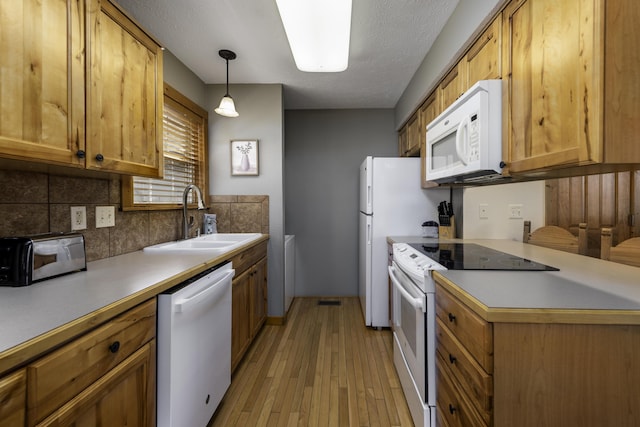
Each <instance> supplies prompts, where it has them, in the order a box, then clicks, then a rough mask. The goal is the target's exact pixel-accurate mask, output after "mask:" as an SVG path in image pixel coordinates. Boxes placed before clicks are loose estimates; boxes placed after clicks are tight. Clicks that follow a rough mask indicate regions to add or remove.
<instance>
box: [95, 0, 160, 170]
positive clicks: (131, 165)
mask: <svg viewBox="0 0 640 427" xmlns="http://www.w3.org/2000/svg"><path fill="white" fill-rule="evenodd" d="M89 4H90V7H89V11H88V12H89V13H88V15H89V22H90V24H89V28H88V31H87V47H88V49H87V50H88V56H87V57H88V58H89V59H88V61H89V63H88V64H87V139H88V141H89V142H88V143H87V168H89V169H100V170H109V171H113V172H119V173H126V174H132V175H140V176H152V177H153V176H160V175H161V174H162V105H163V103H162V100H163V88H162V51H161V48H160V46H159V45H158V44H157V43H156V42H155V41H154V40H153V39H152V38H151V37H149V36H148V35H147V34H145V33H144V31H142V30H141V29H140V28H139V27H138V26H137V25H136V24H135V23H134V22H133V21H132V20H131V19H129V18H128V17H127V16H126V15H125V14H124V13H123V12H122V11H121V10H120V9H119V8H118V7H116V6H114V5H113V4H112V3H110V2H109V1H107V0H90V1H89Z"/></svg>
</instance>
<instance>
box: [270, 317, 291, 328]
mask: <svg viewBox="0 0 640 427" xmlns="http://www.w3.org/2000/svg"><path fill="white" fill-rule="evenodd" d="M285 323H287V316H267V325H276V326H282V325H284V324H285Z"/></svg>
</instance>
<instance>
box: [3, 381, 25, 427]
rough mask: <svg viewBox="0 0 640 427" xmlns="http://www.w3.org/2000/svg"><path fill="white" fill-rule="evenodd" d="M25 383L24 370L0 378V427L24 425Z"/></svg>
mask: <svg viewBox="0 0 640 427" xmlns="http://www.w3.org/2000/svg"><path fill="white" fill-rule="evenodd" d="M26 396H27V381H26V375H25V372H24V370H21V371H18V372H15V373H13V374H9V375H7V376H5V377H2V378H0V427H15V426H23V425H24V419H25V418H24V407H25V400H26Z"/></svg>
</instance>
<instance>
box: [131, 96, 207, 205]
mask: <svg viewBox="0 0 640 427" xmlns="http://www.w3.org/2000/svg"><path fill="white" fill-rule="evenodd" d="M207 118H208V114H207V112H206V111H205V110H204V109H202V108H201V107H199V106H197V105H196V104H195V103H193V102H192V101H190V100H189V99H188V98H186V97H185V96H184V95H182V94H180V93H179V92H178V91H176V90H175V89H173V88H172V87H171V86H169V85H167V84H165V87H164V108H163V125H162V127H163V129H162V132H163V150H164V151H163V156H164V178H163V179H155V178H142V177H131V178H123V208H124V209H127V210H136V209H147V210H151V209H153V210H156V209H157V210H159V209H175V208H177V207H182V193H183V191H184V189H185V187H186V186H187V185H188V184H192V183H195V184H196V185H197V186H198V187H200V189H201V190H202V194H203V196H205V197H206V195H207V194H208V193H207V187H208V186H207V181H208V176H207V175H208V173H207V167H206V164H207V159H206V157H207V156H206V152H207V151H206V147H207ZM194 196H195V195H194V194H193V192H192V193H191V194H190V197H191V200H190V201H189V203H190V204H191V203H195V199H194Z"/></svg>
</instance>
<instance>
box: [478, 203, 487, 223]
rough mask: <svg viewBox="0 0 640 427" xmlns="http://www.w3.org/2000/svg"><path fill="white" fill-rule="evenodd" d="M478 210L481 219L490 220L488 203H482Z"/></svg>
mask: <svg viewBox="0 0 640 427" xmlns="http://www.w3.org/2000/svg"><path fill="white" fill-rule="evenodd" d="M478 208H479V209H478V215H479V217H480V219H489V205H488V204H486V203H480V205H479V206H478Z"/></svg>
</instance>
